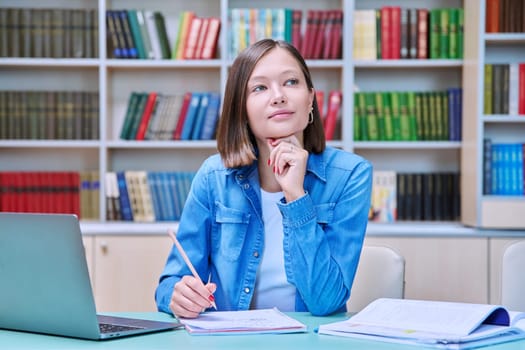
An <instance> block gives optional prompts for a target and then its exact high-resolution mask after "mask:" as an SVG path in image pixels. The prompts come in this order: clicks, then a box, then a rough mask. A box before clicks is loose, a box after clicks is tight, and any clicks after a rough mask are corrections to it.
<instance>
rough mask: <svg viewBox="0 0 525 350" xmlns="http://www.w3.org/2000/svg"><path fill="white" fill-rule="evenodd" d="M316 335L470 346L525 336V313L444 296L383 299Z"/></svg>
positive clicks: (327, 326)
mask: <svg viewBox="0 0 525 350" xmlns="http://www.w3.org/2000/svg"><path fill="white" fill-rule="evenodd" d="M319 334H331V335H338V336H344V337H353V338H362V339H371V340H379V341H386V342H395V343H405V344H417V345H420V346H424V345H426V346H431V347H437V348H447V349H470V348H475V347H480V346H486V345H490V344H496V343H503V342H508V341H512V340H516V339H525V313H519V312H509V311H507V310H506V309H505V308H504V307H502V306H498V305H488V304H470V303H456V302H444V301H425V300H411V299H389V298H381V299H377V300H375V301H373V302H372V303H370V304H369V305H368V306H367V307H365V308H364V309H363V310H361V311H360V312H358V313H357V314H355V315H354V316H352V317H351V318H349V319H348V320H345V321H340V322H334V323H329V324H324V325H321V326H320V327H319Z"/></svg>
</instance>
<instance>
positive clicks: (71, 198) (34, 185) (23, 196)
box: [0, 171, 100, 220]
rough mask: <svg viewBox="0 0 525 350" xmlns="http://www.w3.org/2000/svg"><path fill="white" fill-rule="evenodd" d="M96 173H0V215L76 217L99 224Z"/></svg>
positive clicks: (98, 186) (98, 190)
mask: <svg viewBox="0 0 525 350" xmlns="http://www.w3.org/2000/svg"><path fill="white" fill-rule="evenodd" d="M99 194H100V182H99V179H98V172H95V171H93V172H90V171H85V172H71V171H62V172H56V171H55V172H49V171H38V172H36V171H34V172H31V171H27V172H16V171H11V172H0V211H2V212H32V213H66V214H76V215H77V216H79V218H81V219H82V220H99V199H98V198H99Z"/></svg>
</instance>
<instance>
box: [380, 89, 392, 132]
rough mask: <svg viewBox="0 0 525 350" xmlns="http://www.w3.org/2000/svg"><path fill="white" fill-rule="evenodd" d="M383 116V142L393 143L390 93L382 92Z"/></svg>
mask: <svg viewBox="0 0 525 350" xmlns="http://www.w3.org/2000/svg"><path fill="white" fill-rule="evenodd" d="M381 94H382V98H381V100H382V102H383V114H384V117H383V119H384V121H385V140H386V141H394V121H393V119H392V99H391V94H390V92H382V93H381Z"/></svg>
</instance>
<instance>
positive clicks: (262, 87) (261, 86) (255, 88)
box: [252, 85, 266, 92]
mask: <svg viewBox="0 0 525 350" xmlns="http://www.w3.org/2000/svg"><path fill="white" fill-rule="evenodd" d="M265 89H266V88H265V87H264V85H257V86H254V88H253V89H252V91H253V92H258V91H263V90H265Z"/></svg>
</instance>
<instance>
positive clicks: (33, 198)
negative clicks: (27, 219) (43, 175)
mask: <svg viewBox="0 0 525 350" xmlns="http://www.w3.org/2000/svg"><path fill="white" fill-rule="evenodd" d="M25 178H26V180H25V182H26V186H27V188H26V191H27V192H26V196H25V200H26V201H27V204H26V205H27V211H28V212H30V213H38V198H37V196H38V194H37V188H38V176H37V174H36V173H35V172H33V171H28V172H26V173H25Z"/></svg>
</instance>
